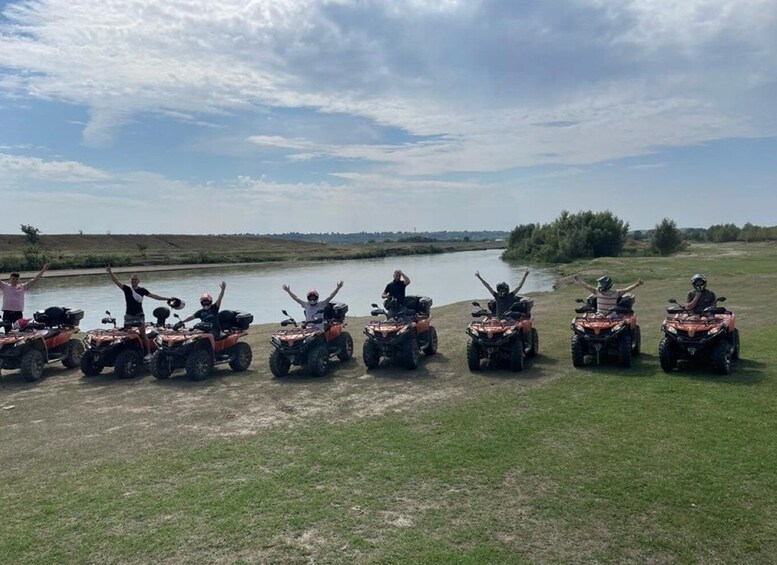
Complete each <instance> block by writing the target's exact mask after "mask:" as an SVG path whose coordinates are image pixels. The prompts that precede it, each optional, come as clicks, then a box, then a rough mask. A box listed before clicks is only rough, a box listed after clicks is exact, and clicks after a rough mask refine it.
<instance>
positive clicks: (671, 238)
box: [653, 218, 683, 255]
mask: <svg viewBox="0 0 777 565" xmlns="http://www.w3.org/2000/svg"><path fill="white" fill-rule="evenodd" d="M653 247H654V248H655V249H656V251H658V252H659V253H660V254H661V255H671V254H672V253H674V252H675V251H679V250H680V249H682V247H683V238H682V236H681V235H680V230H678V229H677V224H675V222H674V220H670V219H669V218H664V219H663V220H661V222H660V223H658V224H656V227H655V229H654V230H653Z"/></svg>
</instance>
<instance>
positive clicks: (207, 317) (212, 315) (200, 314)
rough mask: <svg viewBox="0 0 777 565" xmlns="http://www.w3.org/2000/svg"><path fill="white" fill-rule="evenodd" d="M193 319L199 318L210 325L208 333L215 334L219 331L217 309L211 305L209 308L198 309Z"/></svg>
mask: <svg viewBox="0 0 777 565" xmlns="http://www.w3.org/2000/svg"><path fill="white" fill-rule="evenodd" d="M194 317H195V318H199V319H200V320H202V321H203V322H204V323H206V324H210V325H211V328H210V331H211V332H212V333H214V334H217V333H219V332H220V331H221V325H219V307H218V306H216V305H215V304H213V305H212V306H211V307H210V308H200V309H199V310H197V311H196V312H195V313H194Z"/></svg>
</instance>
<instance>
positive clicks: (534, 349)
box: [526, 328, 540, 357]
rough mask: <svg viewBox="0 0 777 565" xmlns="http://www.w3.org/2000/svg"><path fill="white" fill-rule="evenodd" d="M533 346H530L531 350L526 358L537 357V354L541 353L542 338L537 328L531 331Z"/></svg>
mask: <svg viewBox="0 0 777 565" xmlns="http://www.w3.org/2000/svg"><path fill="white" fill-rule="evenodd" d="M530 339H531V345H530V346H529V350H528V351H527V352H526V357H537V354H538V353H539V352H540V336H539V334H538V333H537V328H532V329H531V338H530Z"/></svg>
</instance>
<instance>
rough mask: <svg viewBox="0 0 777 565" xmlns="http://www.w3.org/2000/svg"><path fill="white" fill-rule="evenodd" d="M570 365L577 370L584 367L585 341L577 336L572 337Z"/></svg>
mask: <svg viewBox="0 0 777 565" xmlns="http://www.w3.org/2000/svg"><path fill="white" fill-rule="evenodd" d="M572 365H573V366H574V367H578V368H580V367H582V366H583V365H585V340H583V338H582V337H580V336H579V335H577V334H575V335H573V336H572Z"/></svg>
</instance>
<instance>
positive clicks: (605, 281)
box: [596, 275, 612, 292]
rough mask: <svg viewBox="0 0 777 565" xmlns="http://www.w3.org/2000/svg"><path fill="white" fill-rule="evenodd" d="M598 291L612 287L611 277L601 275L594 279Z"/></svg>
mask: <svg viewBox="0 0 777 565" xmlns="http://www.w3.org/2000/svg"><path fill="white" fill-rule="evenodd" d="M596 284H597V287H598V289H599V292H606V291H608V290H610V289H611V288H612V277H608V276H606V275H605V276H603V277H599V278H598V279H596Z"/></svg>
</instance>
